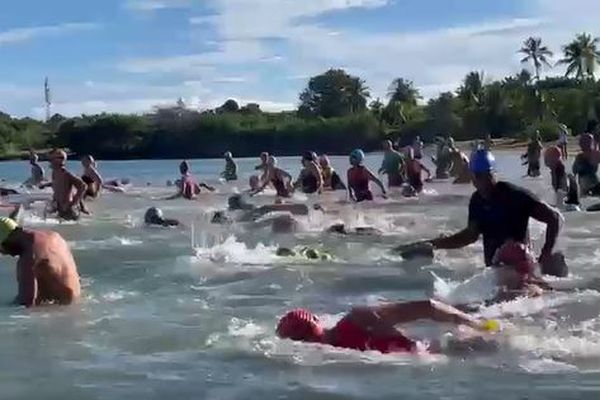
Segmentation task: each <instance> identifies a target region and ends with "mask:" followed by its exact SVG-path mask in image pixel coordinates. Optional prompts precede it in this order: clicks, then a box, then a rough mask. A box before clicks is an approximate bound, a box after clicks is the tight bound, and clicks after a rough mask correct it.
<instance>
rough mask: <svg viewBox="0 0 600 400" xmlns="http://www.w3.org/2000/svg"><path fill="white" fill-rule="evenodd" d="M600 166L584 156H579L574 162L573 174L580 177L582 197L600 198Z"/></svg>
mask: <svg viewBox="0 0 600 400" xmlns="http://www.w3.org/2000/svg"><path fill="white" fill-rule="evenodd" d="M597 173H598V165H597V164H596V165H594V164H592V163H591V162H589V161H588V159H587V158H586V157H585V155H584V154H578V155H577V157H576V158H575V162H573V174H575V175H577V176H579V186H580V187H581V193H582V195H590V196H600V182H599V181H598V175H597Z"/></svg>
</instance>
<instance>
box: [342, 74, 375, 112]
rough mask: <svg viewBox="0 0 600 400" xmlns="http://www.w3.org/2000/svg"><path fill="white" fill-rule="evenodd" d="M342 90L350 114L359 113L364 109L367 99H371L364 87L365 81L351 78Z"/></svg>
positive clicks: (366, 88)
mask: <svg viewBox="0 0 600 400" xmlns="http://www.w3.org/2000/svg"><path fill="white" fill-rule="evenodd" d="M342 90H343V92H344V95H345V97H346V98H345V101H346V102H347V104H348V105H349V107H350V112H351V113H357V112H361V111H364V110H365V109H366V107H367V99H368V98H369V97H371V93H370V92H369V88H368V87H367V86H366V85H365V81H363V80H362V79H360V78H357V77H351V78H350V79H349V81H348V82H347V84H346V87H343V88H342Z"/></svg>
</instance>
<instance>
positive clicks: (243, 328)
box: [0, 153, 600, 399]
mask: <svg viewBox="0 0 600 400" xmlns="http://www.w3.org/2000/svg"><path fill="white" fill-rule="evenodd" d="M379 159H380V158H379V156H376V155H374V156H370V157H369V164H371V166H373V168H375V169H376V162H378V160H379ZM280 163H281V164H282V166H284V167H285V168H287V169H288V170H289V171H290V172H293V173H294V174H295V173H297V171H298V164H299V160H298V159H282V160H280ZM177 164H178V162H177V161H131V162H102V163H101V164H100V168H101V172H102V173H103V175H104V176H105V177H106V178H117V177H129V178H131V179H132V180H133V183H134V186H135V187H134V188H132V189H131V190H130V192H129V193H128V194H125V195H118V194H104V195H103V197H102V198H101V199H99V200H98V201H97V202H95V203H94V204H93V205H92V209H93V211H94V216H93V217H92V218H88V219H84V220H83V221H81V222H79V223H77V224H59V223H58V222H57V221H55V220H46V221H44V220H43V219H41V218H40V217H39V215H36V213H38V214H39V210H40V209H41V206H37V205H36V206H34V210H33V211H32V212H31V213H28V214H27V215H26V216H25V221H24V223H25V225H27V226H30V227H37V228H42V229H55V230H57V231H59V232H60V233H61V234H63V235H64V237H65V238H67V240H68V241H69V242H70V243H71V245H72V247H73V252H74V254H75V257H76V259H77V262H78V265H79V268H80V272H81V275H82V278H83V283H84V298H83V300H82V301H81V303H80V304H78V305H76V306H72V307H64V308H59V307H51V306H49V307H43V308H39V309H36V310H23V309H18V308H13V307H9V306H5V307H0V332H1V333H2V340H1V341H0V360H2V373H1V374H0V387H1V389H2V390H0V398H6V399H25V398H32V397H35V398H39V397H41V398H44V399H53V398H61V399H118V398H127V399H155V398H156V399H162V398H165V397H166V396H170V397H171V398H174V399H175V398H177V399H180V398H181V399H187V398H207V399H208V398H210V399H275V398H290V399H309V398H318V399H346V398H348V399H362V398H373V399H387V398H390V399H392V398H394V399H397V398H401V399H429V398H431V399H439V398H444V399H464V398H469V399H480V398H485V399H513V398H514V399H516V398H529V399H537V398H540V399H542V398H543V399H564V398H590V399H592V398H598V392H599V391H600V368H599V366H600V318H599V312H598V309H599V306H600V292H598V291H596V290H592V289H585V290H580V291H578V292H572V293H556V294H551V295H547V296H546V297H544V298H542V299H533V300H523V299H520V300H515V301H513V302H509V303H505V304H501V305H496V306H491V307H489V308H487V309H484V310H483V312H482V313H483V315H485V316H488V317H496V318H501V319H503V320H504V324H505V326H506V330H505V333H503V334H501V335H499V337H498V341H499V346H500V350H499V352H497V353H492V354H489V353H482V354H470V355H466V354H461V355H447V356H446V355H444V356H431V355H419V356H407V355H386V356H384V355H380V354H376V353H358V352H353V351H346V350H339V349H332V348H328V347H322V346H317V345H306V344H297V343H292V342H289V341H285V340H279V339H277V338H276V337H275V335H274V325H275V324H276V322H277V317H278V316H280V315H281V314H282V313H284V312H285V311H286V310H288V309H290V308H294V307H298V306H301V307H306V308H310V309H312V310H313V311H315V312H316V313H317V314H319V315H320V316H321V317H322V318H323V319H324V320H325V321H326V322H328V323H333V322H334V321H335V320H336V318H338V317H339V316H340V315H342V313H344V312H345V311H347V310H348V309H349V307H350V306H351V305H362V304H377V303H378V302H380V301H386V300H388V301H400V300H411V299H423V298H426V297H427V296H429V295H431V294H432V293H433V291H434V283H435V288H436V292H437V295H439V296H443V295H448V293H449V292H451V291H452V288H454V287H456V286H457V285H458V284H460V283H461V282H464V281H465V280H467V279H468V278H470V277H472V276H473V275H474V274H478V273H481V271H482V251H481V246H480V245H479V244H477V245H474V246H470V247H468V248H466V249H464V250H460V251H448V252H439V253H438V254H437V256H436V259H435V260H434V261H433V263H430V262H423V261H411V262H405V261H403V260H401V259H399V258H397V257H393V256H389V255H388V254H386V249H388V248H390V247H391V246H393V245H396V244H400V243H406V242H409V241H412V240H414V239H418V238H424V237H432V236H436V235H438V234H440V233H442V232H451V231H454V230H456V229H459V228H461V227H462V226H464V224H465V218H466V215H467V209H466V205H467V203H468V199H469V196H470V194H471V192H472V188H471V187H470V186H459V187H457V186H452V185H449V184H448V183H444V182H434V183H432V184H431V185H429V186H428V190H427V193H426V194H424V195H423V196H422V197H421V198H420V199H419V200H416V199H400V198H399V196H398V195H397V194H396V195H392V198H391V199H390V200H387V201H384V200H377V201H376V202H374V204H371V205H358V206H355V205H351V204H347V203H346V202H345V195H344V194H343V193H336V194H329V195H327V196H326V197H325V198H324V199H322V203H323V205H324V206H325V208H326V209H328V210H329V212H326V213H322V212H316V211H315V212H313V213H312V214H311V215H310V216H309V217H308V218H303V219H302V221H301V222H302V227H303V232H300V233H298V234H296V235H281V236H274V235H273V234H272V233H271V232H270V231H269V230H268V229H246V228H247V227H244V226H229V227H215V226H211V225H210V224H209V223H208V220H209V214H210V212H211V211H213V210H217V209H223V208H224V207H225V204H226V201H225V200H226V198H227V196H228V195H229V194H231V193H233V192H236V191H239V190H244V189H245V184H246V182H247V177H248V176H249V175H250V173H251V172H252V167H253V166H254V164H255V160H242V161H240V162H239V164H240V168H241V170H242V171H243V173H242V175H243V179H241V180H240V182H239V183H238V184H235V185H225V184H222V183H219V182H217V181H216V180H214V177H215V176H216V175H217V174H218V172H219V171H220V170H221V168H222V164H223V163H222V161H220V160H213V161H211V160H208V161H194V162H193V163H192V167H193V169H194V171H195V172H196V173H197V175H199V176H201V177H204V178H206V179H208V180H209V181H210V183H212V184H215V185H216V186H217V188H218V193H217V194H206V195H203V196H201V199H200V200H199V201H195V202H186V201H183V200H181V201H180V200H177V201H172V202H165V201H155V200H152V199H153V198H157V197H164V196H165V195H168V194H170V189H168V188H166V187H165V181H166V180H168V179H174V178H176V177H177V176H176V171H177ZM499 164H500V169H501V171H502V172H503V174H504V177H505V178H506V179H509V180H511V181H513V182H516V183H520V184H523V185H525V186H526V187H528V188H530V189H531V190H533V191H534V192H536V193H538V194H540V195H542V196H543V197H549V196H548V195H547V194H546V192H547V189H546V188H547V187H548V177H547V176H546V175H547V172H545V176H544V178H543V179H541V180H532V179H522V178H521V177H520V176H521V175H522V173H523V167H521V166H520V163H519V161H518V158H517V156H516V155H514V154H509V153H505V154H501V155H500V156H499ZM334 165H336V166H337V169H338V170H339V171H345V169H346V167H345V165H346V159H345V157H344V158H334ZM72 168H73V170H75V171H78V170H79V166H78V165H73V166H72ZM26 174H27V165H26V164H25V163H13V162H11V163H2V164H1V165H0V175H1V177H3V178H4V179H6V180H7V182H8V184H9V185H10V184H12V185H18V182H20V181H22V180H24V179H25V177H26ZM210 177H213V179H212V180H211V179H210ZM147 183H151V186H147ZM272 199H273V197H272V194H265V195H263V196H258V197H257V198H256V199H255V201H256V202H257V203H268V202H270V201H272ZM297 200H298V201H307V202H309V203H313V202H315V199H312V198H306V197H304V196H298V198H297ZM151 205H160V206H161V207H162V208H163V210H164V212H165V214H167V215H168V216H173V217H177V218H180V219H182V220H183V221H184V222H185V224H186V227H185V228H182V229H152V228H146V227H143V226H142V223H141V222H142V217H143V213H144V210H145V209H146V208H147V207H149V206H151ZM599 220H600V214H574V213H573V214H567V215H566V226H565V228H564V232H563V237H562V240H561V246H563V247H564V248H565V249H566V253H567V256H568V258H569V260H570V264H571V267H572V273H573V275H574V276H573V277H571V278H569V279H575V280H576V279H579V280H583V281H585V280H589V279H591V278H592V277H595V276H597V272H596V269H597V268H598V264H599V260H600V251H599V250H598V236H599V235H598V234H599V231H600V227H599V224H598V221H599ZM335 221H344V222H346V223H348V224H351V225H361V224H369V225H372V226H375V227H377V228H378V229H380V230H382V231H384V232H385V234H384V236H383V237H381V238H379V239H369V238H352V239H347V240H342V239H341V238H339V237H337V236H332V235H324V234H322V233H321V231H322V229H324V228H325V227H327V226H328V225H330V224H331V223H333V222H335ZM531 229H532V236H533V237H534V238H535V239H537V244H538V246H539V245H540V241H541V240H542V239H543V238H541V236H542V234H543V232H542V229H541V227H540V226H539V225H538V224H532V228H531ZM296 244H312V245H315V246H322V247H325V248H327V249H328V250H329V251H330V252H332V253H334V254H335V256H336V258H335V259H334V260H332V261H326V262H321V261H319V262H316V261H315V262H313V261H310V262H309V261H303V260H301V259H292V260H285V259H281V258H278V257H276V256H275V255H274V251H275V249H276V248H277V246H278V245H285V246H291V245H296ZM0 263H1V267H0V302H1V303H3V304H8V303H9V302H10V301H11V299H12V298H13V297H14V295H15V294H16V284H15V279H14V267H13V264H14V260H12V259H9V258H7V257H2V258H1V259H0ZM434 274H435V276H437V277H439V278H436V277H435V276H434ZM483 284H484V283H483ZM477 289H478V288H477V287H475V288H472V287H471V288H470V289H468V290H469V291H470V290H473V291H474V292H476V291H477ZM460 294H461V293H458V294H457V293H453V295H460ZM462 294H464V293H462ZM467 294H473V295H475V294H476V293H467ZM408 330H409V331H410V332H413V334H419V335H424V336H425V337H426V338H427V337H429V338H436V337H438V336H440V335H441V334H443V333H444V332H445V331H447V330H450V327H444V328H443V329H439V328H437V327H432V326H427V324H420V325H418V326H411V327H408Z"/></svg>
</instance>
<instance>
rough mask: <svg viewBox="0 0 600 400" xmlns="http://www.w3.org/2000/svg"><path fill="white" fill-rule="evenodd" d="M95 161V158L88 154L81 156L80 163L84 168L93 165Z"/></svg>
mask: <svg viewBox="0 0 600 400" xmlns="http://www.w3.org/2000/svg"><path fill="white" fill-rule="evenodd" d="M95 163H96V160H94V157H92V156H91V155H89V154H87V155H85V156H83V157H81V165H83V166H84V167H85V168H87V167H90V166H92V165H94V164H95Z"/></svg>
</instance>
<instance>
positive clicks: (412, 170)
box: [406, 160, 423, 193]
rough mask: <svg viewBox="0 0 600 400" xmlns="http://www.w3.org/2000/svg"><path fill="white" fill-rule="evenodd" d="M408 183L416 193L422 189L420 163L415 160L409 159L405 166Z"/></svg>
mask: <svg viewBox="0 0 600 400" xmlns="http://www.w3.org/2000/svg"><path fill="white" fill-rule="evenodd" d="M406 176H407V178H408V184H409V185H410V186H412V187H413V189H415V191H416V192H417V193H419V192H421V191H422V190H423V178H422V177H421V164H420V163H419V162H418V161H416V160H409V161H408V165H407V168H406Z"/></svg>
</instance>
